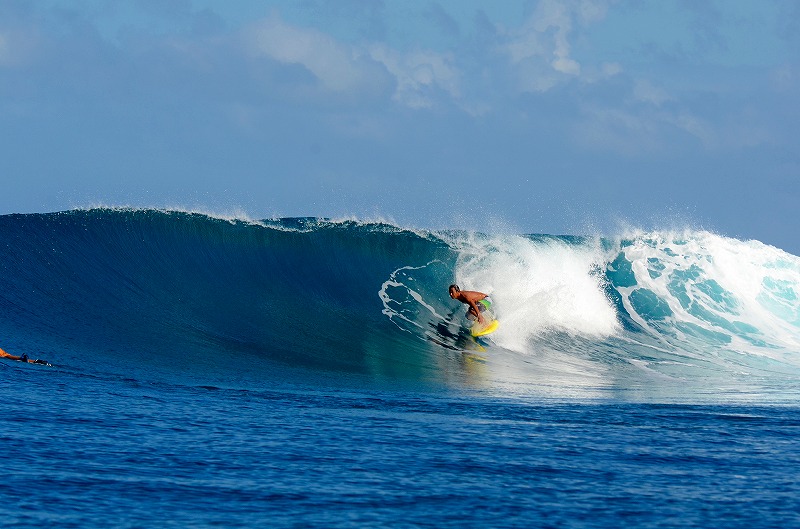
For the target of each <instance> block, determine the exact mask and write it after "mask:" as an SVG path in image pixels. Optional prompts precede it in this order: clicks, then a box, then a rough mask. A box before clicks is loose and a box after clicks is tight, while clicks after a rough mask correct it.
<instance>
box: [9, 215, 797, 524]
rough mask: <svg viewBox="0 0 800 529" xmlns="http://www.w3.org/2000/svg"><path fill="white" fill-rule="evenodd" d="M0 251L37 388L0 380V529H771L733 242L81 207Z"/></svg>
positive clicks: (768, 281)
mask: <svg viewBox="0 0 800 529" xmlns="http://www.w3.org/2000/svg"><path fill="white" fill-rule="evenodd" d="M0 248H2V251H3V258H2V259H0V347H2V348H3V349H5V350H6V351H8V352H9V353H12V354H22V353H25V354H27V355H28V356H29V357H31V358H44V359H46V360H47V361H49V362H50V363H51V364H52V367H43V366H33V365H25V364H21V363H18V362H13V361H6V362H4V363H2V364H0V375H3V378H2V388H0V390H2V391H3V394H4V395H5V397H6V401H7V403H8V406H7V412H6V414H5V417H4V419H2V421H0V428H2V432H3V433H0V446H3V447H5V448H6V449H7V453H8V451H17V450H18V447H20V446H25V447H31V448H32V450H31V451H26V452H24V453H23V454H21V455H20V457H19V458H18V459H16V460H7V461H6V462H5V463H3V465H4V467H5V468H4V470H5V474H6V475H7V476H9V479H8V480H7V482H6V483H5V484H1V485H0V493H3V494H4V496H5V497H6V498H9V499H10V503H9V504H8V506H6V507H2V508H0V515H2V516H3V517H4V519H6V520H10V522H9V526H12V527H13V526H18V527H28V526H30V527H34V526H41V525H42V524H53V523H57V524H62V525H64V526H79V527H94V526H97V527H102V526H106V525H107V524H108V523H111V524H114V525H118V526H131V527H133V526H150V525H154V524H157V525H159V526H170V525H174V526H176V527H180V526H187V525H191V526H210V525H223V526H246V527H253V526H261V525H263V526H297V525H304V524H311V525H324V526H337V527H339V526H340V527H352V526H364V525H369V526H398V525H399V526H426V525H433V526H437V527H441V526H448V525H453V526H463V525H472V526H486V525H490V526H521V525H525V526H529V524H530V523H538V524H540V525H541V526H548V527H550V526H552V527H560V526H577V527H595V526H600V527H615V526H618V525H619V523H620V522H621V521H622V522H623V523H628V524H633V525H636V526H640V527H667V526H676V527H677V526H704V527H708V526H724V527H738V526H741V527H770V526H776V527H789V526H800V522H798V519H797V517H796V513H797V512H798V509H797V507H799V505H798V500H797V498H798V497H800V495H798V494H797V492H800V490H798V488H797V487H798V486H797V484H796V480H795V478H794V476H795V475H796V473H797V471H800V462H798V458H797V456H796V455H794V454H797V453H800V451H798V450H797V449H798V448H800V446H798V441H797V438H798V437H797V434H798V433H800V432H799V431H798V429H799V428H800V408H798V399H799V398H800V257H797V256H794V255H791V254H789V253H787V252H784V251H782V250H780V249H778V248H775V247H772V246H769V245H766V244H763V243H761V242H758V241H741V240H737V239H735V238H731V237H726V236H723V235H719V234H715V233H712V232H709V231H704V230H691V229H686V230H663V231H647V232H645V231H633V230H629V231H628V232H626V233H622V234H619V235H617V236H602V237H601V236H591V237H590V236H579V235H547V234H517V233H513V234H511V233H481V232H474V231H464V230H421V229H412V228H406V227H403V226H398V225H396V224H392V223H387V222H364V221H359V220H356V219H349V220H338V221H336V220H330V219H321V218H313V217H308V218H281V219H264V220H253V219H248V218H243V217H242V216H238V217H237V216H234V217H220V216H215V215H209V214H204V213H196V212H187V211H170V210H155V209H132V208H94V209H81V210H72V211H65V212H59V213H47V214H24V215H23V214H15V215H3V216H0ZM450 283H458V284H459V285H460V286H461V288H462V289H469V290H479V291H482V292H485V293H487V294H489V295H490V296H491V297H492V300H493V303H494V308H495V312H496V315H497V317H498V319H499V320H500V322H501V326H500V328H499V330H498V331H496V332H495V333H493V334H492V335H491V336H489V337H486V338H482V339H477V340H476V339H474V338H472V337H471V336H470V334H469V332H468V330H467V328H466V323H467V322H466V319H465V318H464V312H465V310H466V306H464V305H462V304H460V303H458V302H455V301H453V300H451V299H450V298H449V296H448V293H447V287H448V285H449V284H450ZM765 480H766V481H765ZM757 483H758V484H759V485H758V487H756V484H757ZM31 490H33V491H34V492H35V493H36V494H38V495H39V496H40V497H46V498H50V501H51V505H50V506H47V505H44V504H42V503H36V502H31V501H29V500H27V499H26V498H27V497H28V495H29V494H30V492H31ZM22 491H26V492H25V493H23V492H22ZM475 491H480V497H479V498H478V497H476V496H475ZM509 491H513V492H509ZM207 496H210V497H213V498H214V499H215V501H216V505H217V507H216V508H210V507H209V506H208V505H206V504H204V502H203V501H202V498H204V497H207ZM104 498H105V499H104ZM108 498H111V499H113V501H112V500H108ZM424 498H430V500H427V499H424ZM745 498H748V499H747V501H744V500H745ZM740 500H741V501H740ZM87 501H88V502H90V503H91V507H87V506H86V502H87ZM478 507H480V508H478ZM156 508H158V509H161V510H162V511H163V512H165V513H168V514H167V518H158V517H156V515H154V514H153V512H155V511H154V509H156ZM158 509H156V510H158ZM717 524H718V525H717Z"/></svg>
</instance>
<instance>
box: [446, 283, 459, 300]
mask: <svg viewBox="0 0 800 529" xmlns="http://www.w3.org/2000/svg"><path fill="white" fill-rule="evenodd" d="M449 290H450V297H451V298H453V299H456V297H458V293H459V292H461V289H460V288H458V285H456V284H455V283H453V284H452V285H450V289H449Z"/></svg>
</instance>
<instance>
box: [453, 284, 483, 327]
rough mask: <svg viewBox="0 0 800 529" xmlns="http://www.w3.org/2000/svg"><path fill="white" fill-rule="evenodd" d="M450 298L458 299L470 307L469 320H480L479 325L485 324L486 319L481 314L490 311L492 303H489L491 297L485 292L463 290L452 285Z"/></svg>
mask: <svg viewBox="0 0 800 529" xmlns="http://www.w3.org/2000/svg"><path fill="white" fill-rule="evenodd" d="M450 297H451V298H453V299H457V300H458V301H460V302H461V303H466V304H467V305H469V310H468V311H467V314H466V316H467V318H469V319H470V320H474V319H475V318H477V319H478V323H484V318H483V316H482V315H481V312H483V311H484V310H486V309H488V308H489V307H490V306H491V304H492V302H491V301H489V296H487V295H486V294H484V293H483V292H476V291H474V290H461V289H460V288H458V285H450ZM479 304H480V305H479Z"/></svg>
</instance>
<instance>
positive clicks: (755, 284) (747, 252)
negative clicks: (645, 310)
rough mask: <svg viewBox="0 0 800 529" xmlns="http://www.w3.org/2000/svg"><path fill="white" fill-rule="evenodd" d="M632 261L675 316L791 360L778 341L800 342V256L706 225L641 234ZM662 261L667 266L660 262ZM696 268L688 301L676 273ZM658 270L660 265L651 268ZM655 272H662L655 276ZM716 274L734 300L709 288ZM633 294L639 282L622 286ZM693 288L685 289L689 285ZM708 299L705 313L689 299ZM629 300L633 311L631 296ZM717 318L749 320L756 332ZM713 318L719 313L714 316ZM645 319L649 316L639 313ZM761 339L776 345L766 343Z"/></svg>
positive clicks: (742, 346) (743, 347) (736, 343)
mask: <svg viewBox="0 0 800 529" xmlns="http://www.w3.org/2000/svg"><path fill="white" fill-rule="evenodd" d="M622 251H623V252H624V253H625V257H626V259H627V260H628V261H630V262H631V263H632V270H633V272H634V274H635V276H636V282H637V287H635V288H639V287H643V288H647V289H648V290H650V291H652V292H653V293H655V294H656V295H657V296H658V297H659V298H660V299H662V300H663V301H665V302H666V303H667V304H668V305H669V307H670V309H671V310H672V312H673V317H672V318H671V319H672V320H673V321H674V322H688V323H691V324H694V325H697V326H699V327H701V328H704V329H706V330H708V331H712V332H715V333H722V334H725V335H727V336H729V337H730V338H731V348H732V349H734V350H738V351H743V352H747V353H756V354H759V355H765V356H770V357H774V358H776V359H783V360H785V359H786V357H785V355H783V354H773V353H777V352H775V351H771V350H770V349H773V350H774V348H775V347H781V348H788V349H793V350H794V351H795V352H796V351H797V350H798V347H800V258H798V257H796V256H793V255H791V254H788V253H786V252H784V251H782V250H780V249H778V248H774V247H772V246H768V245H766V244H763V243H761V242H758V241H739V240H736V239H731V238H727V237H722V236H719V235H716V234H713V233H709V232H705V231H694V232H693V231H687V232H653V233H647V234H641V233H640V234H637V235H636V236H635V238H634V239H633V241H632V244H631V245H629V246H626V247H624V248H622ZM652 263H657V264H658V266H659V267H663V268H661V269H659V270H653V269H652ZM689 270H693V274H694V275H696V277H693V278H691V279H688V280H687V281H686V285H685V287H684V288H682V289H681V294H682V295H683V296H685V298H684V303H683V304H682V303H681V300H680V299H678V298H677V297H676V296H675V288H676V286H675V285H674V284H672V285H671V283H672V281H673V280H674V278H675V274H676V273H678V274H680V273H685V272H686V271H689ZM651 272H656V273H653V274H651ZM652 276H655V277H652ZM710 282H715V283H716V284H717V285H719V287H721V288H722V289H724V291H725V296H726V299H728V300H730V301H729V304H732V305H733V307H729V306H727V305H726V303H719V302H718V300H715V299H714V298H713V297H711V296H709V295H708V294H707V293H706V292H705V291H704V288H703V285H705V286H707V285H709V284H710ZM619 290H620V292H621V293H622V294H623V297H624V298H626V301H627V296H628V295H629V294H630V292H631V291H632V290H634V288H629V289H619ZM684 290H685V292H684ZM687 304H691V305H693V306H701V307H703V308H704V309H706V310H707V311H709V313H710V314H711V316H710V317H706V318H699V317H698V316H697V315H696V314H697V311H696V310H695V311H694V312H695V313H694V314H693V313H692V311H690V310H687V309H686V308H685V305H687ZM626 307H627V308H628V310H629V312H630V311H631V307H630V304H629V303H627V302H626ZM714 318H720V319H724V320H725V321H728V322H731V323H733V324H735V325H739V324H744V325H746V326H748V327H747V328H754V329H757V331H756V332H747V333H744V334H745V335H746V337H747V338H749V340H748V339H746V338H743V335H742V333H737V332H731V331H730V330H729V329H725V328H724V327H723V326H720V325H719V324H718V323H715V322H714V321H713V319H714ZM710 320H712V321H710ZM637 321H639V322H640V323H641V324H643V325H647V322H645V321H644V320H641V319H637ZM753 340H756V341H759V340H760V341H763V342H764V343H765V344H767V345H768V346H769V347H758V346H757V345H755V344H754V343H753Z"/></svg>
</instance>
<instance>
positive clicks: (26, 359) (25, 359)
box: [0, 349, 49, 366]
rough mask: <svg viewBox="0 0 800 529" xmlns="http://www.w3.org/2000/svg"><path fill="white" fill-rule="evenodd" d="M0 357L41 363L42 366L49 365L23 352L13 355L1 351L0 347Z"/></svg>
mask: <svg viewBox="0 0 800 529" xmlns="http://www.w3.org/2000/svg"><path fill="white" fill-rule="evenodd" d="M0 358H8V359H9V360H17V361H19V362H27V363H28V364H41V365H44V366H46V365H49V364H48V363H47V361H45V360H31V359H30V358H28V355H26V354H25V353H22V356H14V355H12V354H9V353H7V352H5V351H3V350H2V349H0Z"/></svg>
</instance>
